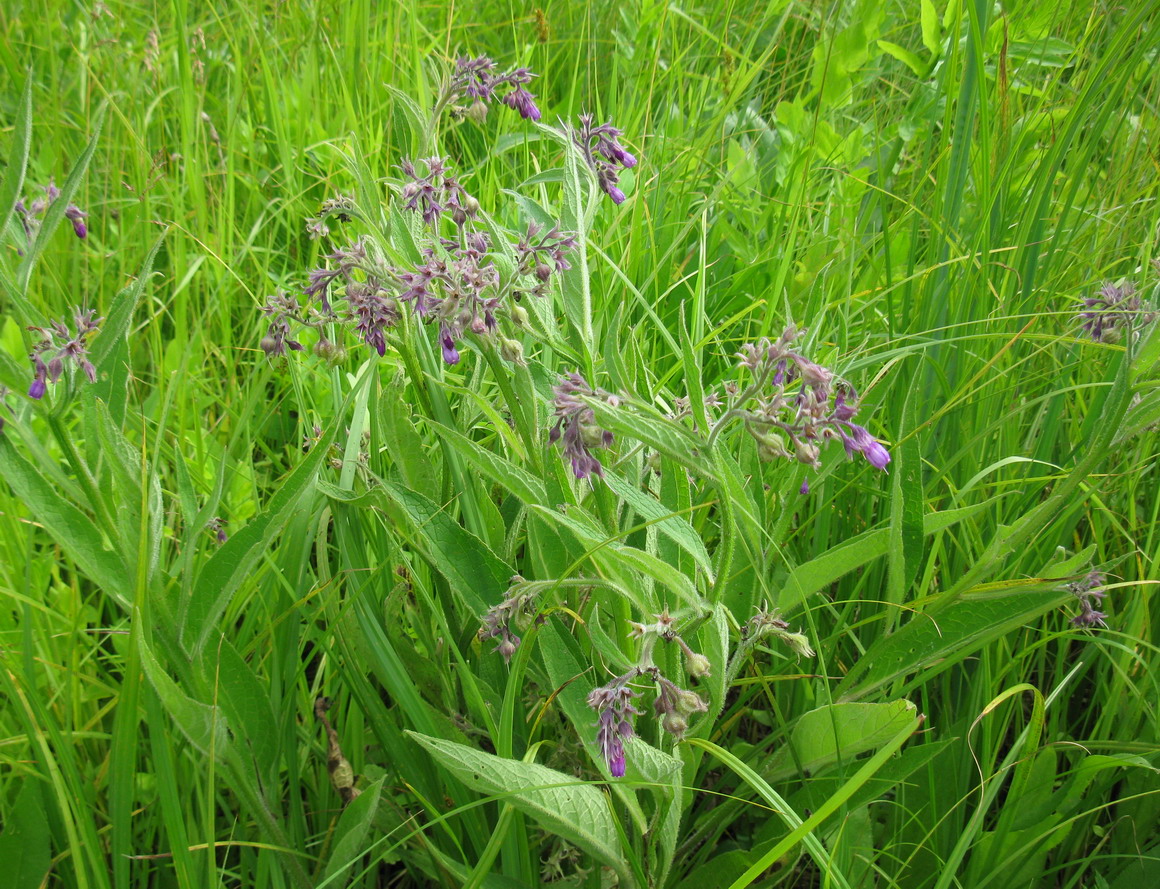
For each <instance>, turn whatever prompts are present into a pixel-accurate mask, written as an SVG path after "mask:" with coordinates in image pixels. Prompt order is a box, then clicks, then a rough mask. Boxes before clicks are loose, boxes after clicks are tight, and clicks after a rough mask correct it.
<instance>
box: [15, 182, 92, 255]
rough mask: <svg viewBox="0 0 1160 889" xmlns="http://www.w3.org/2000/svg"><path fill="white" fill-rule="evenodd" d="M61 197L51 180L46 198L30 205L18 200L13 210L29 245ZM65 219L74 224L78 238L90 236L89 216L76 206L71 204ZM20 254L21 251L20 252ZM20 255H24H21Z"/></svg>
mask: <svg viewBox="0 0 1160 889" xmlns="http://www.w3.org/2000/svg"><path fill="white" fill-rule="evenodd" d="M59 197H60V189H59V188H57V187H56V183H54V182H53V181H52V180H51V179H50V180H49V181H48V185H46V186H44V197H42V198H36V199H35V200H33V201H31V202H30V203H29V204H25V203H24V201H22V200H18V201H17V202H16V204H15V205H14V207H13V209H14V210H15V211H16V216H17V218H18V219H19V220H20V225H21V227H22V228H23V229H24V236H25V238H26V239H27V241H28V243H29V244H31V243H32V240H33V238H35V237H36V233H37V231H38V230H39V229H40V220H41V218H42V217H43V216H44V214H45V213H46V212H47V211H48V208H49V207H50V206H51V205H52V204H54V203H55V202H56V200H57V198H59ZM64 215H65V218H66V219H68V220H69V222H71V223H72V227H73V232H74V233H75V234H76V236H77V237H78V238H85V237H87V236H88V233H89V229H88V226H86V225H85V223H84V220H85V218H86V217H87V216H88V215H89V214H88V213H86V212H85V211H84V210H82V209H81V208H80V207H78V206H77V205H76V204H69V205H68V207H66V208H65V211H64ZM18 252H19V251H18ZM20 255H23V253H21V254H20Z"/></svg>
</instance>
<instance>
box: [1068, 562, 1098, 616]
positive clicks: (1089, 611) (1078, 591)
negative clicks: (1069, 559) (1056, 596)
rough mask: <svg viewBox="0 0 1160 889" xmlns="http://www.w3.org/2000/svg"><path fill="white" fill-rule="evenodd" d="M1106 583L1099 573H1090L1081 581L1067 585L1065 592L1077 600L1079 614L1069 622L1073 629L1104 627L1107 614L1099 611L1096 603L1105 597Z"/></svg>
mask: <svg viewBox="0 0 1160 889" xmlns="http://www.w3.org/2000/svg"><path fill="white" fill-rule="evenodd" d="M1106 582H1107V579H1106V578H1105V577H1104V575H1103V574H1102V573H1101V572H1099V571H1090V572H1088V573H1087V575H1085V576H1084V577H1083V578H1082V579H1080V580H1078V581H1075V582H1074V583H1069V584H1067V586H1066V589H1067V591H1068V592H1069V593H1071V594H1072V595H1073V596H1075V597H1076V598H1077V599H1079V607H1080V612H1079V614H1077V615H1076V616H1075V617H1073V618H1072V619H1071V621H1070V623H1071V625H1072V626H1073V627H1087V628H1089V629H1090V628H1092V627H1097V626H1104V620H1105V619H1106V618H1107V614H1105V613H1104V612H1102V611H1099V610H1098V609H1097V608H1096V603H1097V602H1102V601H1103V598H1104V595H1105V593H1104V589H1103V587H1104V584H1105V583H1106Z"/></svg>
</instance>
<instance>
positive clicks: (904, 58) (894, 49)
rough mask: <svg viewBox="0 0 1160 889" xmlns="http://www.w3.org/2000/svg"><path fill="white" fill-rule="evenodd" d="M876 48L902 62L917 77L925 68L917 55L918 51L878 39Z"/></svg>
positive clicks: (920, 75)
mask: <svg viewBox="0 0 1160 889" xmlns="http://www.w3.org/2000/svg"><path fill="white" fill-rule="evenodd" d="M878 48H879V49H880V50H882V51H883V52H884V53H886V54H887V55H890V56H894V58H896V59H898V61H900V62H902V64H904V65H905V66H906V67H907V68H909V69H910V70H911V71H913V72H914V73H915V75H917V76H918V77H922V75H923V72H924V71H925V70H926V64H925V63H924V62H923V61H922V59H920V58H919V57H918V53H915V52H912V51H911V50H909V49H907V48H906V47H905V46H899V45H898V44H897V43H893V42H891V41H889V40H879V41H878Z"/></svg>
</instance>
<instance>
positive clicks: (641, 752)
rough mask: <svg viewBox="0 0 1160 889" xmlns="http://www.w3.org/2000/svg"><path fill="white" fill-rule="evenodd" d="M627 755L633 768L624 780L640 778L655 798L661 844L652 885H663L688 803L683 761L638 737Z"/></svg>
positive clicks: (658, 837)
mask: <svg viewBox="0 0 1160 889" xmlns="http://www.w3.org/2000/svg"><path fill="white" fill-rule="evenodd" d="M625 754H626V763H627V762H628V761H631V763H632V767H631V768H630V769H629V768H626V770H625V771H626V774H625V779H626V780H629V781H631V780H634V779H637V778H639V780H641V781H644V782H645V783H646V784H648V785H649V786H650V787H651V789H652V791H653V795H654V796H655V797H656V803H657V811H658V815H657V816H656V817H657V819H658V823H657V825H656V827H655V828H654V830H655V832H656V838H657V841H658V843H659V845H660V849H659V850H658V855H659V857H660V860H659V862H658V863H657V867H656V876H655V877H654V878H653V880H652V884H653V885H655V886H663V885H664V884H665V879H666V877H667V876H668V873H669V869H670V868H671V867H672V864H673V855H674V854H675V853H676V850H677V843H678V841H679V840H680V830H681V814H682V811H683V808H684V800H685V796H684V790H683V787H682V781H681V774H682V764H681V760H680V759H678V758H677V757H675V756H673V755H672V754H670V753H665V752H664V751H662V750H658V749H657V748H656V747H653V746H652V745H650V744H646V743H645V742H644V741H643V740H641V739H640V738H639V737H637V738H632V739H630V740H629V741H628V742H627V743H626V744H625Z"/></svg>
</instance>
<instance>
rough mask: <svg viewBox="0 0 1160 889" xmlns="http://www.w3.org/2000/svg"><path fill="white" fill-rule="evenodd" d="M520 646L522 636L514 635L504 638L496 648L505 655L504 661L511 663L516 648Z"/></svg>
mask: <svg viewBox="0 0 1160 889" xmlns="http://www.w3.org/2000/svg"><path fill="white" fill-rule="evenodd" d="M519 646H520V637H519V636H512V637H511V638H509V639H504V640H503V641H502V642H500V644H499V645H497V646H496V647H495V650H496V651H497V652H499V654H500V655H502V656H503V659H504V662H505V663H508V664H510V663H511V662H512V655H513V654H515V653H516V649H517V648H519Z"/></svg>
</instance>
